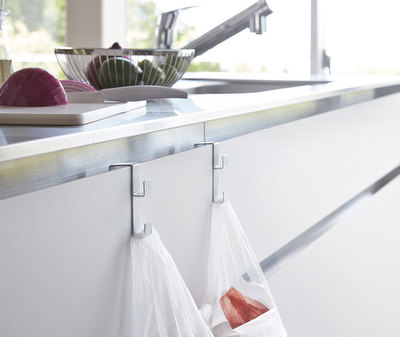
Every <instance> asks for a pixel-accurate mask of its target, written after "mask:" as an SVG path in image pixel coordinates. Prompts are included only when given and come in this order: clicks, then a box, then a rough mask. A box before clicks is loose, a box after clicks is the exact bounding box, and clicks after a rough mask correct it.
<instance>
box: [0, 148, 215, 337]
mask: <svg viewBox="0 0 400 337" xmlns="http://www.w3.org/2000/svg"><path fill="white" fill-rule="evenodd" d="M129 172H130V170H129V168H123V169H120V170H115V171H112V172H109V173H105V174H100V175H97V176H93V177H90V178H84V179H80V180H77V181H74V182H71V183H66V184H63V185H59V186H56V187H52V188H48V189H45V190H42V191H38V192H33V193H29V194H25V195H22V196H18V197H15V198H10V199H6V200H3V201H1V202H0V214H1V220H0V270H1V274H0V298H1V301H0V336H7V337H14V336H15V337H20V336H31V337H54V336H59V337H64V336H65V337H67V336H68V337H70V336H75V337H102V336H104V337H106V336H107V337H109V336H120V337H123V336H131V333H130V324H131V322H130V316H131V315H132V306H131V305H132V303H131V301H130V289H131V287H130V283H129V282H130V263H131V262H130V250H129V238H130V204H129V203H130V196H129V191H130V178H129ZM210 172H211V156H210V151H209V149H206V148H200V149H196V150H194V151H190V152H185V153H181V154H178V155H174V156H169V157H166V158H163V159H159V160H155V161H153V162H149V163H146V164H145V165H143V167H142V177H143V179H145V178H150V179H151V180H152V183H153V193H152V195H150V196H148V197H145V198H144V199H143V201H142V202H141V203H142V206H143V212H142V219H143V222H144V221H146V220H150V221H152V223H153V225H154V227H155V228H157V229H159V232H160V234H161V237H162V238H163V240H164V241H165V244H166V246H167V248H168V249H169V250H170V251H171V253H172V254H173V256H174V257H175V259H176V261H177V264H178V266H179V267H180V268H181V269H182V270H183V276H184V277H185V279H186V280H187V282H188V284H189V285H190V287H191V288H192V289H198V288H199V287H200V286H201V285H200V284H199V282H200V277H199V276H200V275H199V273H200V270H201V269H200V266H201V263H202V261H204V258H203V254H204V253H205V250H204V249H203V248H202V246H203V244H204V239H205V236H206V231H204V225H205V224H204V219H205V218H209V210H210V201H211V173H210ZM146 210H149V211H148V212H146ZM182 252H183V253H182Z"/></svg>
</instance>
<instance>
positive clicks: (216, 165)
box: [194, 142, 228, 204]
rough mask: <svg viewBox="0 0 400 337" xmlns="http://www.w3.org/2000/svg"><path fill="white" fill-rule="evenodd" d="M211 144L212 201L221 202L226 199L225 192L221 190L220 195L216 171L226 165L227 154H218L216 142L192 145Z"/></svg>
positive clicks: (202, 143) (202, 144)
mask: <svg viewBox="0 0 400 337" xmlns="http://www.w3.org/2000/svg"><path fill="white" fill-rule="evenodd" d="M205 145H211V146H212V168H213V178H212V180H213V202H214V203H216V204H223V203H224V202H225V201H226V200H227V199H228V197H227V193H226V192H222V196H221V195H220V193H219V179H218V171H217V170H222V169H224V168H225V167H227V166H228V155H227V154H224V155H222V156H221V162H220V156H219V143H218V142H199V143H196V144H194V147H199V146H205Z"/></svg>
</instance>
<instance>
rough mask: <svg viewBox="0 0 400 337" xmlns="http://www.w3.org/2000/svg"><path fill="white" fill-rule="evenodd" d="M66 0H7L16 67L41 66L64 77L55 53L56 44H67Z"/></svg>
mask: <svg viewBox="0 0 400 337" xmlns="http://www.w3.org/2000/svg"><path fill="white" fill-rule="evenodd" d="M65 1H66V0H31V1H25V0H13V1H8V2H7V1H6V2H5V5H6V8H7V9H9V10H10V11H11V13H10V15H9V16H8V17H7V29H8V35H9V38H10V45H11V53H12V59H13V65H14V69H15V70H18V69H21V68H26V67H31V66H34V67H41V68H44V69H46V70H48V71H49V72H51V73H52V74H53V75H55V76H57V77H59V78H60V77H63V75H62V71H61V69H60V68H59V66H58V64H57V61H56V59H55V56H54V47H56V46H59V45H65V34H66V27H65V22H66V21H65V15H66V12H65Z"/></svg>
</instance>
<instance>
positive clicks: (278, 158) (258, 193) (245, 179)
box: [221, 97, 400, 260]
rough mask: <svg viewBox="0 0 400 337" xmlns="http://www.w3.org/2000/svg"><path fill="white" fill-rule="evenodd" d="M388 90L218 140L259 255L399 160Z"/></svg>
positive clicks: (399, 135) (224, 177)
mask: <svg viewBox="0 0 400 337" xmlns="http://www.w3.org/2000/svg"><path fill="white" fill-rule="evenodd" d="M397 110H398V109H397V108H396V106H393V101H392V100H390V97H384V98H382V99H376V100H374V101H371V102H368V103H363V104H357V105H354V106H350V107H347V108H343V109H338V110H335V111H331V112H328V113H325V114H321V115H318V116H314V117H310V118H306V119H302V120H299V121H295V122H291V123H287V124H284V125H280V126H277V127H272V128H269V129H266V130H263V131H259V132H254V133H251V134H248V135H245V136H241V137H237V138H234V139H231V140H227V141H223V142H221V152H222V153H227V154H228V155H229V167H228V168H227V169H225V170H223V172H222V173H221V182H222V183H223V185H224V186H225V188H226V190H227V191H228V194H229V196H230V200H231V201H232V204H233V206H234V207H235V209H236V212H237V213H238V216H239V219H240V220H241V222H242V225H243V226H244V227H245V230H246V232H247V234H248V236H249V239H250V241H251V242H252V243H253V245H254V249H255V252H256V255H257V256H258V257H259V259H260V260H262V259H264V258H265V257H267V256H269V255H270V254H271V253H273V252H274V251H276V250H277V249H279V248H280V247H281V246H282V245H284V244H286V243H287V242H288V241H290V240H291V239H292V238H293V237H295V236H297V235H299V234H300V233H302V232H303V231H304V230H305V229H307V228H308V227H310V226H311V225H313V224H314V223H316V222H317V221H318V220H320V219H322V218H323V217H325V216H326V215H327V214H329V213H330V212H332V211H333V210H334V209H335V208H337V207H339V206H340V205H342V204H343V203H344V202H346V201H347V200H349V199H350V198H352V197H353V196H354V195H356V194H357V193H359V192H360V191H362V190H363V189H364V188H366V187H367V186H369V185H370V184H372V183H374V182H375V181H376V180H377V179H379V178H381V177H382V176H383V175H385V174H386V173H388V172H389V171H390V170H392V169H393V168H395V167H396V166H397V165H399V158H400V150H399V147H398V146H397V144H399V143H400V132H399V131H400V117H399V114H398V111H397Z"/></svg>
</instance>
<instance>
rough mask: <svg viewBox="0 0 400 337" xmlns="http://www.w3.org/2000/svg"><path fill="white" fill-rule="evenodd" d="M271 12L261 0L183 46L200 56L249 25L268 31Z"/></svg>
mask: <svg viewBox="0 0 400 337" xmlns="http://www.w3.org/2000/svg"><path fill="white" fill-rule="evenodd" d="M271 13H272V10H271V9H270V8H269V7H268V5H267V3H266V1H265V0H259V1H257V2H256V3H254V4H253V5H251V6H250V7H248V8H246V9H245V10H243V11H242V12H240V13H239V14H237V15H235V16H233V17H232V18H230V19H228V20H227V21H225V22H223V23H222V24H220V25H218V26H217V27H215V28H213V29H212V30H210V31H209V32H207V33H205V34H204V35H202V36H200V37H199V38H197V39H195V40H193V41H192V42H190V43H188V44H187V45H186V46H184V47H183V48H184V49H194V50H195V56H199V55H201V54H203V53H204V52H206V51H207V50H209V49H211V48H213V47H215V46H216V45H218V44H220V43H221V42H223V41H225V40H227V39H229V38H230V37H232V36H233V35H235V34H237V33H239V32H241V31H242V30H243V29H245V28H247V27H249V28H250V31H251V32H254V33H256V34H262V33H264V32H265V31H266V17H267V16H268V15H270V14H271Z"/></svg>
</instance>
